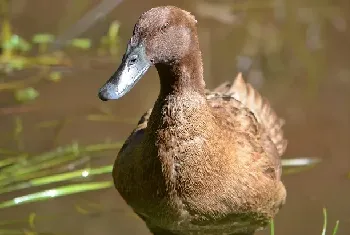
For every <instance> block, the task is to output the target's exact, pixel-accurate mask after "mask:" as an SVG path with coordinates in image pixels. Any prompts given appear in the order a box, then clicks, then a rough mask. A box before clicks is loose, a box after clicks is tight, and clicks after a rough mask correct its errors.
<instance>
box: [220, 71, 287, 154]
mask: <svg viewBox="0 0 350 235" xmlns="http://www.w3.org/2000/svg"><path fill="white" fill-rule="evenodd" d="M214 92H220V93H223V94H225V95H230V96H233V97H234V98H235V99H236V100H238V101H240V102H241V103H242V104H243V105H245V106H246V107H247V108H248V109H250V110H251V111H252V112H253V113H254V115H255V117H256V118H257V120H258V122H259V123H261V125H262V126H263V127H264V128H265V130H266V132H267V133H268V136H269V137H270V139H271V141H272V142H273V143H274V145H275V147H276V149H277V152H278V154H279V156H281V155H282V154H283V153H284V152H285V150H286V148H287V140H286V139H284V136H283V130H282V126H283V125H284V120H283V119H282V118H279V117H278V116H277V114H276V113H275V111H274V110H273V109H272V108H271V105H270V103H269V101H268V100H267V99H266V98H264V97H262V96H261V95H260V94H259V92H258V91H257V90H255V89H254V88H253V87H252V86H251V85H250V84H249V83H246V82H245V81H244V80H243V77H242V74H241V73H239V74H238V75H237V77H236V79H235V80H234V81H233V82H226V83H223V84H222V85H220V86H219V87H217V88H216V89H215V90H214Z"/></svg>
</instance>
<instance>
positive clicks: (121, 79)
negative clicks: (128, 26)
mask: <svg viewBox="0 0 350 235" xmlns="http://www.w3.org/2000/svg"><path fill="white" fill-rule="evenodd" d="M150 66H151V62H150V61H149V60H148V58H147V56H146V52H145V48H144V47H143V46H142V45H141V44H140V45H137V46H134V47H130V46H128V48H127V51H126V53H125V55H124V57H123V60H122V63H121V64H120V66H119V68H118V69H117V71H116V72H115V73H114V74H113V75H112V77H111V78H110V79H109V80H108V81H107V82H106V83H105V84H104V85H103V86H102V87H101V89H100V91H99V93H98V96H99V98H100V99H101V100H103V101H107V100H115V99H119V98H121V97H122V96H124V95H125V94H126V93H128V92H129V91H130V90H131V88H133V86H134V85H135V84H136V83H137V82H138V81H139V80H140V79H141V77H142V76H143V75H144V74H145V73H146V71H147V70H148V68H149V67H150Z"/></svg>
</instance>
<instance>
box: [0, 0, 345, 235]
mask: <svg viewBox="0 0 350 235" xmlns="http://www.w3.org/2000/svg"><path fill="white" fill-rule="evenodd" d="M12 2H13V4H14V6H13V11H14V13H13V19H12V21H13V25H14V28H15V31H16V33H19V34H21V35H23V36H24V37H25V38H26V37H27V38H30V37H31V35H33V34H35V33H37V32H51V33H55V34H56V33H58V32H61V31H62V29H64V28H65V27H68V26H69V25H70V24H72V23H73V22H74V21H75V20H77V19H78V18H79V16H80V15H79V14H78V13H77V14H76V16H77V17H76V16H73V17H69V16H68V15H67V16H66V17H65V12H66V11H67V9H68V8H69V7H72V6H70V5H69V4H70V3H69V2H70V1H68V0H61V1H44V0H35V1H24V0H18V1H12ZM15 2H17V3H15ZM98 2H99V1H97V0H94V1H93V0H91V1H86V6H85V7H86V9H87V8H89V7H92V6H93V5H94V4H96V3H98ZM233 2H235V3H236V5H235V4H233ZM247 2H248V3H251V4H250V5H249V6H250V7H249V8H247V7H246V5H244V4H243V3H247ZM269 2H271V1H258V0H256V1H224V0H222V1H213V0H212V1H210V0H206V1H200V0H196V1H187V2H186V1H168V0H167V1H159V0H158V1H155V0H153V1H137V0H125V1H124V2H123V3H122V4H121V5H120V6H118V7H117V8H116V9H114V10H113V11H112V12H111V13H110V14H109V15H108V16H106V17H105V18H103V19H102V20H100V21H99V22H98V23H97V24H96V25H95V27H94V28H93V29H90V30H88V31H87V32H85V33H84V34H83V35H84V36H88V37H92V38H99V37H100V36H101V35H102V34H104V33H106V30H107V29H108V25H109V23H110V22H111V21H112V20H115V19H117V20H118V21H119V22H120V23H121V29H120V37H121V39H120V40H121V48H120V51H121V53H123V52H124V49H125V47H126V42H127V41H128V39H129V37H130V35H131V32H132V28H133V25H134V23H135V22H136V20H137V18H138V16H139V15H140V14H141V13H142V12H143V11H145V10H147V9H149V8H151V7H153V6H157V5H160V4H161V5H165V4H172V5H177V6H180V7H182V8H184V9H187V10H188V11H190V12H192V13H193V14H195V15H196V18H197V20H198V22H199V23H198V27H199V37H200V43H201V47H202V51H203V60H204V66H205V79H206V84H207V87H208V88H214V87H215V86H217V85H219V84H220V83H221V82H224V81H226V80H229V79H233V78H234V77H235V75H236V73H237V71H238V70H240V69H242V68H245V66H246V65H247V64H249V61H248V62H246V61H245V59H244V58H248V60H249V58H254V63H253V66H252V70H251V71H253V72H250V73H248V77H249V80H250V81H251V82H253V84H254V85H255V86H256V87H258V88H259V90H260V92H261V93H262V94H263V95H264V96H266V97H268V98H269V99H270V100H271V103H272V106H273V107H274V108H275V110H276V111H277V113H278V114H279V115H280V116H282V117H283V118H285V120H286V126H285V133H286V137H287V139H288V140H289V145H288V148H287V152H286V154H285V157H286V158H293V157H317V158H320V159H322V162H321V163H320V164H318V165H317V166H316V167H315V168H313V169H310V170H308V171H305V172H300V173H298V174H292V175H285V176H283V181H284V183H285V185H286V187H287V191H288V197H287V204H286V205H285V206H284V207H283V209H282V210H281V211H280V213H279V214H278V215H277V217H276V219H275V230H276V231H275V234H283V235H295V234H321V230H322V223H323V217H322V208H323V207H326V208H327V210H328V220H329V228H331V227H333V225H334V224H335V221H336V220H340V229H339V233H338V234H340V235H343V234H344V235H345V234H350V205H349V198H350V179H349V178H348V174H349V172H350V122H349V120H350V92H349V91H350V63H349V61H350V33H349V32H350V31H349V29H348V28H346V22H349V13H350V4H349V2H348V1H346V0H343V1H341V0H339V1H334V3H333V5H330V4H331V3H330V1H320V0H319V1H311V0H304V1H300V0H295V1H283V0H280V1H279V0H275V1H272V2H274V3H275V4H276V5H277V6H278V4H280V5H282V7H281V6H280V8H277V7H276V8H271V7H269V5H268V3H269ZM288 2H290V3H288ZM265 3H266V4H265ZM283 4H287V5H286V7H285V8H283ZM234 6H236V8H234ZM83 7H84V6H83ZM230 8H231V9H238V10H232V11H230ZM276 9H277V10H276ZM281 9H287V10H286V11H285V12H283V11H282V10H281ZM66 18H67V19H66ZM68 18H69V19H68ZM63 19H64V20H63ZM348 27H349V26H348ZM254 48H255V49H254ZM85 54H86V55H85ZM85 54H84V55H79V56H75V57H74V58H73V61H74V62H75V63H74V66H73V68H72V69H71V70H69V72H67V73H65V75H64V77H63V79H62V81H61V82H59V83H52V82H48V81H42V82H40V83H39V84H37V85H36V86H35V88H36V89H37V90H38V91H39V92H40V97H39V98H38V99H37V100H36V101H35V102H34V103H33V104H32V105H30V107H31V108H33V109H31V110H30V111H28V112H24V113H20V114H11V113H9V112H7V111H6V110H9V108H18V107H27V105H18V104H16V103H15V101H14V99H13V97H12V94H11V93H9V92H2V93H0V97H1V98H0V106H1V107H0V109H1V112H0V128H1V134H0V147H1V148H7V149H15V148H16V144H15V142H14V141H13V138H12V137H11V133H12V131H13V123H14V118H15V117H21V118H22V121H23V149H22V150H23V151H27V152H33V153H35V152H44V151H48V150H50V149H52V148H54V147H57V146H61V145H67V144H70V143H71V142H72V141H74V140H77V141H79V143H81V144H94V143H100V142H103V141H105V140H106V139H110V140H113V141H124V140H125V139H126V138H127V136H128V135H129V134H130V132H131V131H132V129H133V128H134V127H135V124H136V121H130V123H127V124H125V123H120V122H99V121H89V120H87V118H86V117H87V115H89V114H92V113H98V112H100V110H101V109H102V108H103V109H108V110H111V111H112V112H113V114H115V115H116V116H117V117H119V118H123V119H127V120H135V119H136V120H137V119H138V117H140V116H141V115H142V114H143V112H145V111H146V110H147V109H148V108H149V107H151V106H152V105H153V102H154V101H155V99H156V97H157V94H158V90H159V81H158V78H157V74H156V71H155V69H151V70H150V71H149V72H148V73H147V74H146V76H145V77H144V78H143V79H142V80H141V81H140V82H139V83H138V84H137V85H136V86H135V87H134V89H133V90H131V92H130V93H128V94H127V95H126V96H125V97H123V98H122V99H120V100H118V101H113V102H108V103H102V101H100V100H99V99H98V98H97V91H98V89H99V87H100V86H101V85H102V84H103V83H104V82H105V81H106V80H107V79H108V78H109V77H110V75H111V74H112V73H113V72H114V70H115V69H116V68H117V66H118V63H119V61H120V59H121V54H120V55H119V56H118V57H117V58H113V59H105V60H101V59H99V58H98V57H97V56H96V53H94V52H91V53H90V52H89V53H85ZM239 56H240V57H239ZM244 56H246V57H244ZM237 58H241V59H240V60H238V59H237ZM32 73H33V72H32V71H25V72H19V73H16V74H15V75H14V77H13V78H11V79H19V80H20V79H26V78H27V77H29V76H32V75H33V74H32ZM5 80H6V81H9V80H10V78H6V79H5ZM65 118H68V119H69V120H70V121H67V122H66V123H65V125H64V126H63V127H62V128H61V129H60V131H59V133H57V129H55V128H39V127H38V126H37V124H39V123H41V122H43V121H48V120H63V119H65ZM133 122H134V124H133ZM101 154H103V155H104V156H103V157H100V158H97V159H95V160H93V161H91V165H92V166H99V165H105V164H112V163H113V162H114V159H115V156H116V154H117V152H116V151H111V152H104V153H101ZM98 179H101V180H110V179H111V176H110V175H104V176H103V177H98ZM29 192H32V190H22V191H20V192H17V193H11V194H6V195H0V201H2V200H7V199H9V198H12V197H14V196H18V195H22V194H25V193H29ZM91 204H94V205H95V204H96V205H95V206H91ZM80 207H81V208H83V209H80V210H79V209H77V208H80ZM84 208H85V209H86V208H88V209H86V210H92V211H93V212H94V213H91V214H84V213H82V212H81V211H82V210H84ZM79 211H80V212H79ZM32 212H34V213H36V215H37V219H36V222H35V228H36V231H39V232H41V233H40V234H86V235H96V234H105V235H109V234H110V235H112V234H140V235H143V234H150V233H149V232H148V230H147V228H146V227H145V225H144V223H143V222H142V221H141V220H140V219H139V218H137V217H136V216H135V215H134V214H133V213H132V212H131V210H130V209H129V208H128V206H127V205H126V204H125V202H124V201H123V200H122V199H121V197H120V196H119V195H118V193H117V191H116V190H115V189H114V188H110V189H105V190H100V191H96V192H89V193H82V194H76V195H73V196H68V197H61V198H55V199H52V200H48V201H43V202H36V203H32V204H28V205H22V206H18V207H13V208H8V209H1V210H0V221H5V220H6V221H9V220H14V221H15V220H23V222H19V223H18V224H17V225H14V226H12V227H15V228H17V229H19V230H22V229H27V228H28V222H27V221H28V215H29V214H30V213H32ZM268 233H269V231H268V230H265V231H261V232H258V233H257V234H268Z"/></svg>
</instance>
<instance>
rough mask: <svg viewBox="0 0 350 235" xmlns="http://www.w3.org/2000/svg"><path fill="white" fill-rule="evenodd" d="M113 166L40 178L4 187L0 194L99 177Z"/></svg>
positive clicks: (109, 171) (108, 171) (110, 170)
mask: <svg viewBox="0 0 350 235" xmlns="http://www.w3.org/2000/svg"><path fill="white" fill-rule="evenodd" d="M112 169H113V165H107V166H102V167H98V168H92V169H83V170H77V171H73V172H68V173H61V174H56V175H50V176H44V177H41V178H35V179H32V180H29V181H27V182H23V183H19V184H16V185H13V186H9V187H5V188H1V189H0V194H1V193H9V192H13V191H16V190H21V189H25V188H30V187H37V186H43V185H47V184H52V183H59V182H64V181H68V180H73V179H79V178H86V177H88V176H94V175H101V174H106V173H111V172H112Z"/></svg>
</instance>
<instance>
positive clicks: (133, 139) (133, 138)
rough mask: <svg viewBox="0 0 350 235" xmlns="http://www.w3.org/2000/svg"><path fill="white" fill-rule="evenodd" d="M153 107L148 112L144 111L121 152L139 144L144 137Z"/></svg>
mask: <svg viewBox="0 0 350 235" xmlns="http://www.w3.org/2000/svg"><path fill="white" fill-rule="evenodd" d="M151 112H152V109H149V110H148V111H147V112H146V113H144V114H143V115H142V116H141V118H140V120H139V122H138V123H137V126H136V128H135V129H134V130H133V132H132V133H131V134H130V136H129V137H128V138H127V140H126V141H125V143H124V144H123V146H122V148H121V149H120V151H119V154H121V153H123V152H125V151H126V150H127V149H133V147H134V146H137V145H138V144H139V143H140V142H141V141H142V139H143V135H144V131H145V129H146V127H147V124H148V120H149V117H150V115H151Z"/></svg>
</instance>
